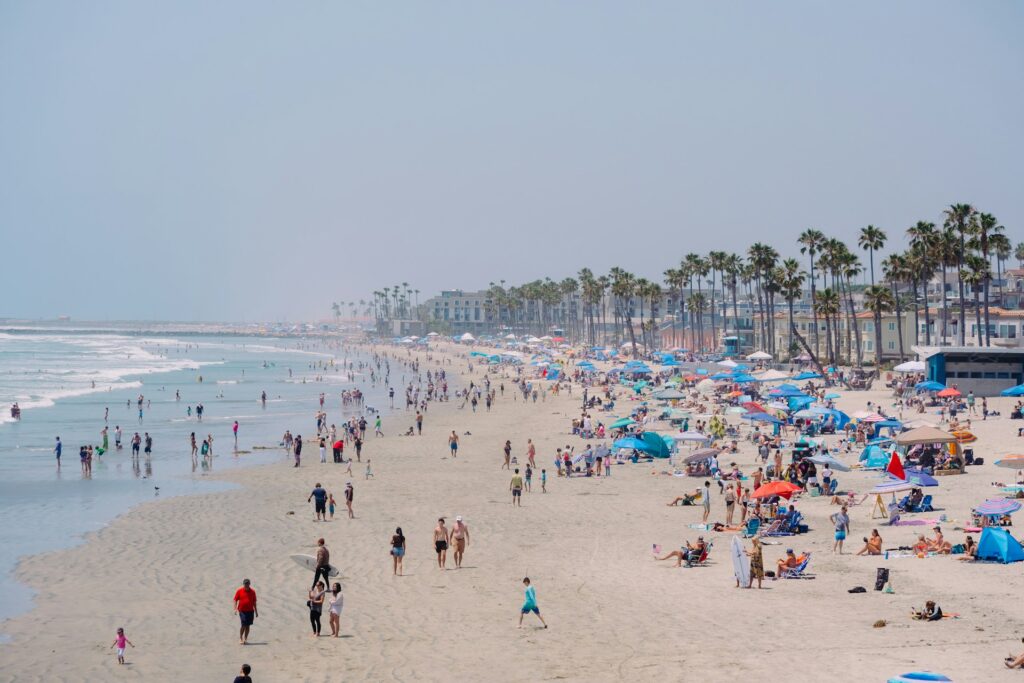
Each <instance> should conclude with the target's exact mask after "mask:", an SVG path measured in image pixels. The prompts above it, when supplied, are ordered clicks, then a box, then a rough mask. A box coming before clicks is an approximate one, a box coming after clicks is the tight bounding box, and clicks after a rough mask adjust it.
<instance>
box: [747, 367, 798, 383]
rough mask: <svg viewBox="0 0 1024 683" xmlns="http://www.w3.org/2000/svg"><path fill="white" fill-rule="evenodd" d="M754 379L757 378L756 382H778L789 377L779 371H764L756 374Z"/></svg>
mask: <svg viewBox="0 0 1024 683" xmlns="http://www.w3.org/2000/svg"><path fill="white" fill-rule="evenodd" d="M754 377H757V381H758V382H778V381H779V380H781V379H788V378H789V375H787V374H786V373H784V372H782V371H781V370H765V371H764V372H759V373H757V374H756V375H754Z"/></svg>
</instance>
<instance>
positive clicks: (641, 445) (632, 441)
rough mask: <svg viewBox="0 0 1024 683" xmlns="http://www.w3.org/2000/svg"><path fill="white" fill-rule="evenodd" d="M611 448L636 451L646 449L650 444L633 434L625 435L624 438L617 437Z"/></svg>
mask: <svg viewBox="0 0 1024 683" xmlns="http://www.w3.org/2000/svg"><path fill="white" fill-rule="evenodd" d="M612 448H625V449H628V450H633V449H636V450H638V451H645V452H646V451H647V449H649V448H650V446H649V445H648V444H647V442H646V441H644V440H643V439H638V438H636V437H635V436H627V437H626V438H624V439H618V440H617V441H615V442H613V443H612Z"/></svg>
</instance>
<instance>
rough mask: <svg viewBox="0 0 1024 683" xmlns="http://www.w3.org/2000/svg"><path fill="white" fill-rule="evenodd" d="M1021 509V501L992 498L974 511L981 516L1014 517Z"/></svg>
mask: <svg viewBox="0 0 1024 683" xmlns="http://www.w3.org/2000/svg"><path fill="white" fill-rule="evenodd" d="M1020 508H1021V504H1020V501H1017V500H1014V499H1012V498H990V499H988V500H986V501H985V502H984V503H982V504H981V505H979V506H978V507H976V508H974V511H975V512H976V513H978V514H979V515H1012V514H1013V513H1014V512H1016V511H1017V510H1020Z"/></svg>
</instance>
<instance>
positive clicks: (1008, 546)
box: [975, 526, 1024, 564]
mask: <svg viewBox="0 0 1024 683" xmlns="http://www.w3.org/2000/svg"><path fill="white" fill-rule="evenodd" d="M975 557H977V558H978V559H979V560H989V561H991V562H1002V563H1003V564H1007V563H1010V562H1020V561H1022V560H1024V548H1021V547H1020V543H1019V542H1018V541H1017V539H1016V538H1014V537H1013V535H1011V534H1010V532H1009V531H1007V530H1006V529H1004V528H1002V527H995V526H988V527H985V528H984V529H982V531H981V540H979V541H978V550H977V552H976V553H975Z"/></svg>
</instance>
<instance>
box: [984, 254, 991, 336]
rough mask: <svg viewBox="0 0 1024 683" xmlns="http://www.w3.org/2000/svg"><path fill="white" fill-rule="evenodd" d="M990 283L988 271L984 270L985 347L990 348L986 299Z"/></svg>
mask: <svg viewBox="0 0 1024 683" xmlns="http://www.w3.org/2000/svg"><path fill="white" fill-rule="evenodd" d="M990 282H991V278H990V277H989V276H988V271H987V270H986V272H985V292H984V295H985V346H992V333H991V332H990V328H989V320H990V318H989V310H988V305H989V300H988V299H989V286H990Z"/></svg>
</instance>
